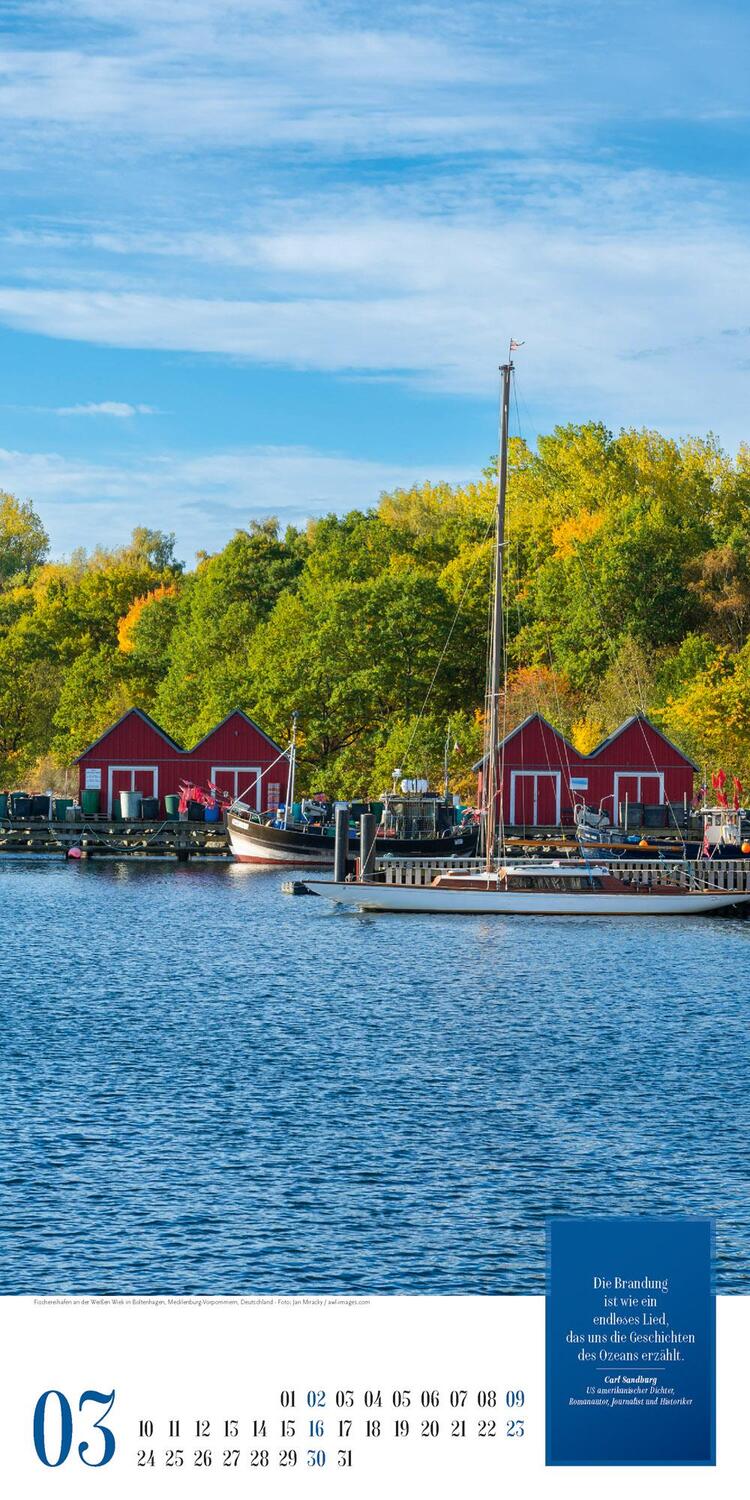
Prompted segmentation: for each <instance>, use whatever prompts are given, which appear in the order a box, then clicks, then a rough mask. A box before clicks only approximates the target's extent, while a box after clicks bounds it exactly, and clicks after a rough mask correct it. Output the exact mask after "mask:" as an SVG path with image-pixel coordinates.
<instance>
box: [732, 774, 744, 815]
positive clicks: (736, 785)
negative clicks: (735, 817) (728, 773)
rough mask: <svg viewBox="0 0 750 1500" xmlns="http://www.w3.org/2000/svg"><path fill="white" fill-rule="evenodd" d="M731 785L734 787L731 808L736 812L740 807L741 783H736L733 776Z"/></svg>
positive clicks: (735, 778)
mask: <svg viewBox="0 0 750 1500" xmlns="http://www.w3.org/2000/svg"><path fill="white" fill-rule="evenodd" d="M732 783H733V785H734V799H733V801H732V807H733V808H735V810H736V809H737V808H738V807H739V805H740V798H741V796H742V782H741V781H738V780H737V777H736V776H733V777H732Z"/></svg>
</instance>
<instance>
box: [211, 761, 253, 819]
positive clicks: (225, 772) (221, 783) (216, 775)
mask: <svg viewBox="0 0 750 1500" xmlns="http://www.w3.org/2000/svg"><path fill="white" fill-rule="evenodd" d="M261 774H262V771H261V767H260V766H212V767H211V780H212V782H213V783H214V786H217V787H218V788H219V791H220V792H228V793H229V795H230V797H231V798H232V799H233V801H235V802H237V801H239V802H247V804H248V806H249V807H255V808H257V809H258V811H259V812H260V811H261V795H262V786H261Z"/></svg>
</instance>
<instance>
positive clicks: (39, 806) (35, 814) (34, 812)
mask: <svg viewBox="0 0 750 1500" xmlns="http://www.w3.org/2000/svg"><path fill="white" fill-rule="evenodd" d="M49 815H50V799H49V797H48V796H47V795H46V794H45V795H44V796H37V797H32V799H31V816H32V818H49Z"/></svg>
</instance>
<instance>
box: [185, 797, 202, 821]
mask: <svg viewBox="0 0 750 1500" xmlns="http://www.w3.org/2000/svg"><path fill="white" fill-rule="evenodd" d="M205 821H206V809H205V807H204V806H203V803H202V802H188V822H189V823H205Z"/></svg>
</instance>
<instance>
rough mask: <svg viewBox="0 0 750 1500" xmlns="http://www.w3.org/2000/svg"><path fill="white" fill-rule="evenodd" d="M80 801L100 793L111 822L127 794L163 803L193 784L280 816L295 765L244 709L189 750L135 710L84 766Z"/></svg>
mask: <svg viewBox="0 0 750 1500" xmlns="http://www.w3.org/2000/svg"><path fill="white" fill-rule="evenodd" d="M76 764H77V765H78V768H79V788H80V792H79V796H80V793H82V792H83V791H85V790H90V791H98V792H99V795H100V803H99V805H100V809H101V812H102V813H103V814H104V815H105V816H106V817H111V816H112V813H113V808H114V801H115V798H116V796H117V795H118V793H119V792H128V791H138V792H141V793H142V795H143V796H144V797H157V798H158V799H159V812H160V814H163V812H164V798H165V797H166V796H169V795H170V793H176V792H179V789H180V783H181V782H184V781H190V782H193V783H195V784H196V785H198V786H202V787H206V786H207V785H208V783H209V781H210V782H214V783H215V784H216V785H217V786H218V787H219V788H220V789H221V790H222V791H224V792H228V793H229V795H230V796H231V797H233V798H234V797H242V798H243V800H244V801H245V802H247V803H248V804H249V805H250V806H251V807H255V808H257V809H258V810H259V811H265V810H266V809H267V808H275V807H276V806H278V804H279V802H283V801H284V798H285V796H286V787H287V776H288V773H289V763H288V761H287V758H286V756H285V755H283V754H282V750H281V746H280V745H277V744H276V741H275V740H272V739H271V738H270V736H269V735H267V734H264V732H263V730H262V729H259V727H258V725H257V724H255V723H253V720H252V719H249V718H248V716H247V714H244V713H242V711H241V709H235V710H234V712H233V713H230V714H227V717H226V718H225V719H222V721H221V723H220V724H217V725H216V728H215V729H212V730H211V731H210V733H209V734H206V735H204V736H203V739H202V740H199V741H198V744H197V745H194V746H193V748H192V750H185V749H183V747H182V746H181V745H178V744H177V742H176V740H173V739H172V738H171V736H170V735H168V734H167V732H166V730H164V729H161V728H160V727H159V725H158V724H157V723H156V722H155V720H154V719H152V718H151V717H150V716H149V715H148V714H147V713H144V712H143V710H142V709H140V708H131V709H129V710H128V712H127V713H125V714H123V716H122V718H121V719H118V720H117V721H116V722H115V723H114V724H111V725H110V727H109V729H105V731H104V734H102V735H100V736H99V739H98V740H95V741H94V743H93V745H89V747H88V749H87V750H84V751H83V754H82V755H79V756H78V757H77V760H76Z"/></svg>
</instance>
